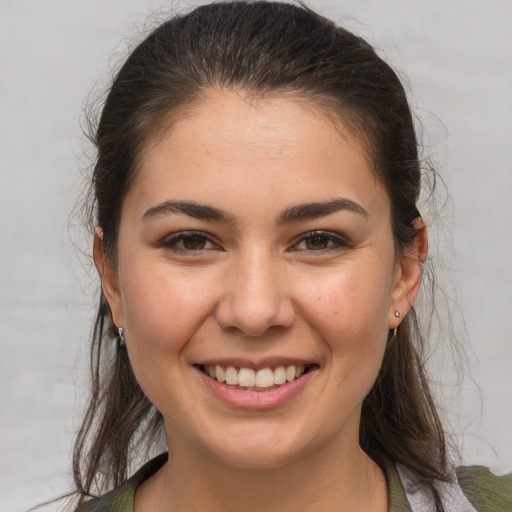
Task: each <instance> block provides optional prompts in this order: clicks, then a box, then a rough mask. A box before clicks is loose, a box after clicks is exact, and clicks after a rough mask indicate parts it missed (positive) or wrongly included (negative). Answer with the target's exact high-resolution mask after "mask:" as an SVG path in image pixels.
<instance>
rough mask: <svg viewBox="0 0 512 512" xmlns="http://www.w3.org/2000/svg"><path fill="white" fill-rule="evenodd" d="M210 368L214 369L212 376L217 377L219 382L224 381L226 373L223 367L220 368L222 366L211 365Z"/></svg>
mask: <svg viewBox="0 0 512 512" xmlns="http://www.w3.org/2000/svg"><path fill="white" fill-rule="evenodd" d="M210 368H214V369H215V377H212V378H215V379H217V380H218V381H219V382H225V381H226V373H225V372H224V369H223V368H222V366H211V367H210Z"/></svg>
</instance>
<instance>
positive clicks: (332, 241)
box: [290, 231, 351, 253]
mask: <svg viewBox="0 0 512 512" xmlns="http://www.w3.org/2000/svg"><path fill="white" fill-rule="evenodd" d="M350 247H351V244H350V243H349V242H348V241H347V240H346V239H344V238H343V237H341V236H339V235H336V234H335V233H330V232H326V231H310V232H309V233H304V235H303V236H302V237H301V238H300V240H299V241H298V242H297V244H295V245H294V246H293V247H291V248H290V250H292V251H303V252H304V251H305V252H311V253H314V252H317V253H322V252H327V251H334V250H337V249H339V250H343V249H348V248H350Z"/></svg>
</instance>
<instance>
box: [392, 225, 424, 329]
mask: <svg viewBox="0 0 512 512" xmlns="http://www.w3.org/2000/svg"><path fill="white" fill-rule="evenodd" d="M413 226H414V228H416V230H417V233H416V236H415V238H414V242H413V243H412V245H411V247H410V248H409V250H407V252H406V254H404V255H403V256H402V258H401V260H400V261H399V262H398V263H397V265H398V268H397V277H396V281H395V286H394V289H393V297H392V303H391V305H390V312H389V318H390V320H389V328H390V329H394V328H395V327H396V326H397V318H396V312H397V311H398V312H399V313H400V316H401V318H402V319H403V318H404V317H405V315H406V314H407V313H408V312H409V310H410V309H411V306H412V305H413V304H414V301H415V300H416V297H417V296H418V292H419V290H420V285H421V277H422V269H423V264H424V263H425V260H426V259H427V251H428V237H427V226H426V224H425V222H424V221H423V219H421V218H420V217H418V218H417V219H414V221H413ZM398 323H399V322H398Z"/></svg>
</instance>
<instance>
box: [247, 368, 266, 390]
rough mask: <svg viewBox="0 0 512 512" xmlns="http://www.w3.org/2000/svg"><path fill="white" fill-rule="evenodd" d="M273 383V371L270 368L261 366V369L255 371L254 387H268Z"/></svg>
mask: <svg viewBox="0 0 512 512" xmlns="http://www.w3.org/2000/svg"><path fill="white" fill-rule="evenodd" d="M240 371H241V370H240ZM273 385H274V372H273V371H272V370H271V369H270V368H263V370H258V371H257V372H256V387H257V388H270V387H272V386H273Z"/></svg>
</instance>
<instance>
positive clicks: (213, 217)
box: [142, 200, 233, 223]
mask: <svg viewBox="0 0 512 512" xmlns="http://www.w3.org/2000/svg"><path fill="white" fill-rule="evenodd" d="M169 213H183V214H185V215H188V216H189V217H194V218H196V219H201V220H209V221H216V222H225V223H229V222H232V221H233V217H232V216H231V215H229V214H228V213H227V212H225V211H224V210H220V209H219V208H215V207H213V206H208V205H205V204H199V203H195V202H193V201H172V200H171V201H165V202H164V203H161V204H159V205H157V206H154V207H153V208H150V209H149V210H148V211H147V212H146V213H145V214H144V215H143V216H142V220H144V221H146V220H152V219H154V218H156V217H160V216H163V215H168V214H169Z"/></svg>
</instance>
